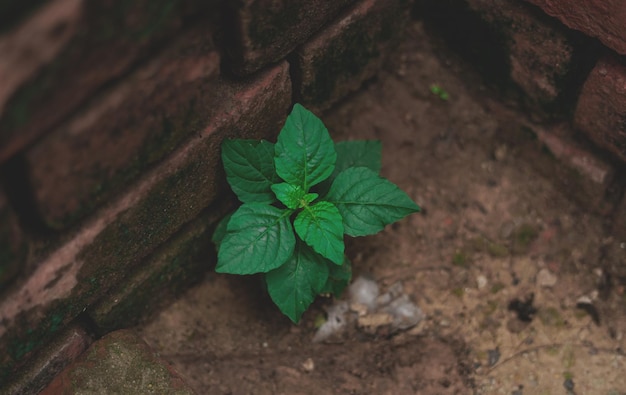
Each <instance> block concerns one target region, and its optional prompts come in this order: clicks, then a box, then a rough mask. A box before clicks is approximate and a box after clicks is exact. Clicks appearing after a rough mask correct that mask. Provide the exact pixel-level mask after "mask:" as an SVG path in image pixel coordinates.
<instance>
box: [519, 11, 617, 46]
mask: <svg viewBox="0 0 626 395" xmlns="http://www.w3.org/2000/svg"><path fill="white" fill-rule="evenodd" d="M526 1H528V2H530V3H533V4H535V5H537V6H539V7H541V8H542V9H543V10H544V11H545V12H546V13H547V14H549V15H552V16H554V17H556V18H558V19H559V20H560V21H561V22H563V23H564V24H565V25H567V26H568V27H570V28H572V29H576V30H580V31H581V32H583V33H585V34H587V35H590V36H592V37H596V38H598V39H599V40H600V41H602V43H604V45H606V46H607V47H609V48H612V49H614V50H615V51H617V52H619V53H621V54H626V30H625V29H624V26H626V7H624V2H623V1H622V0H526Z"/></svg>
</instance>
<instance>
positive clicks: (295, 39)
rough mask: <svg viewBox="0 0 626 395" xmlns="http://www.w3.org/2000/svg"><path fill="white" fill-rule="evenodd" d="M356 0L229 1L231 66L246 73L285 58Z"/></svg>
mask: <svg viewBox="0 0 626 395" xmlns="http://www.w3.org/2000/svg"><path fill="white" fill-rule="evenodd" d="M352 3H354V0H336V1H325V0H292V1H280V0H270V1H267V0H244V1H228V2H226V5H227V10H228V12H227V18H225V21H226V22H225V23H226V26H225V29H226V30H227V34H228V36H229V37H228V39H226V40H224V41H225V42H224V44H225V45H226V48H225V49H226V51H225V53H226V58H227V60H228V67H229V69H230V70H231V71H232V72H233V73H235V74H238V75H246V74H250V73H253V72H255V71H257V70H260V69H261V68H263V67H264V66H266V65H268V64H271V63H275V62H277V61H279V60H280V59H283V58H284V57H285V56H287V55H288V54H289V53H290V52H292V51H293V50H294V49H295V48H296V47H297V46H298V45H300V44H302V43H303V42H305V41H306V40H307V39H308V38H309V37H310V36H311V35H312V34H313V33H315V32H316V31H318V30H319V29H320V28H322V26H324V25H325V24H326V23H328V22H329V21H331V20H332V19H333V18H335V17H336V16H337V14H338V13H339V12H340V11H341V10H342V9H343V8H345V7H346V6H347V5H349V4H352Z"/></svg>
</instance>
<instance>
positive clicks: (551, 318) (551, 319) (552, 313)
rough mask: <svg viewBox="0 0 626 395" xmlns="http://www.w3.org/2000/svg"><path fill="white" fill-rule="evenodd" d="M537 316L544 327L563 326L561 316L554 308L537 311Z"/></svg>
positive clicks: (563, 322) (563, 321)
mask: <svg viewBox="0 0 626 395" xmlns="http://www.w3.org/2000/svg"><path fill="white" fill-rule="evenodd" d="M538 316H539V319H540V320H541V322H542V323H543V325H545V326H552V327H557V328H561V327H563V326H565V320H564V319H563V317H562V316H561V313H560V312H559V310H558V309H556V308H554V307H547V308H543V309H539V313H538Z"/></svg>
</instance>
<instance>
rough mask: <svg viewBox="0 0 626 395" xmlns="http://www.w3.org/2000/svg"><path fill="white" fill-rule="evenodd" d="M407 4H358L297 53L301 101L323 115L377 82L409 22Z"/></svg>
mask: <svg viewBox="0 0 626 395" xmlns="http://www.w3.org/2000/svg"><path fill="white" fill-rule="evenodd" d="M408 8H409V4H408V2H398V1H393V0H365V1H360V2H359V3H358V4H356V5H355V6H354V7H352V8H350V9H348V10H346V12H345V13H344V14H343V15H342V16H341V17H340V18H339V19H338V20H337V21H335V22H334V23H332V24H331V25H329V26H327V27H326V28H324V30H322V31H321V32H319V33H318V34H317V35H315V36H314V37H313V38H312V39H311V40H310V41H308V42H307V43H306V44H304V45H303V46H302V47H301V48H299V49H298V51H297V62H296V64H295V65H294V68H295V70H296V73H297V75H298V76H299V78H300V86H298V87H296V89H297V92H298V96H299V97H298V100H299V101H301V102H302V103H303V104H304V105H305V106H308V107H310V108H313V109H315V110H320V109H324V108H327V107H329V106H330V105H331V104H332V103H333V102H335V101H337V100H338V99H340V98H341V97H343V96H345V95H346V94H348V93H350V92H351V91H354V90H356V89H358V88H359V87H360V86H361V84H362V83H363V81H365V80H367V79H369V78H371V77H373V76H374V75H375V74H376V72H377V71H378V69H379V68H380V66H381V65H382V62H383V61H384V59H385V55H387V54H388V53H389V51H390V50H391V49H392V48H393V47H394V46H395V45H396V44H397V41H398V39H399V38H400V37H401V34H402V32H403V30H404V27H405V25H406V23H407V22H408V15H409V14H408V11H409V9H408Z"/></svg>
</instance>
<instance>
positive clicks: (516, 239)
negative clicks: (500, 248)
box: [512, 224, 539, 254]
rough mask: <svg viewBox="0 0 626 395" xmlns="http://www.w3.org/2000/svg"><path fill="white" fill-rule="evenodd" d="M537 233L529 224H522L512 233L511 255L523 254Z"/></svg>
mask: <svg viewBox="0 0 626 395" xmlns="http://www.w3.org/2000/svg"><path fill="white" fill-rule="evenodd" d="M538 235H539V232H538V231H537V229H536V227H535V226H533V225H531V224H522V225H521V226H520V227H518V228H517V229H516V230H515V231H514V232H513V247H512V249H513V253H515V254H523V253H525V252H526V251H528V247H529V246H530V243H532V242H533V241H534V240H535V239H536V238H537V236H538Z"/></svg>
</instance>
